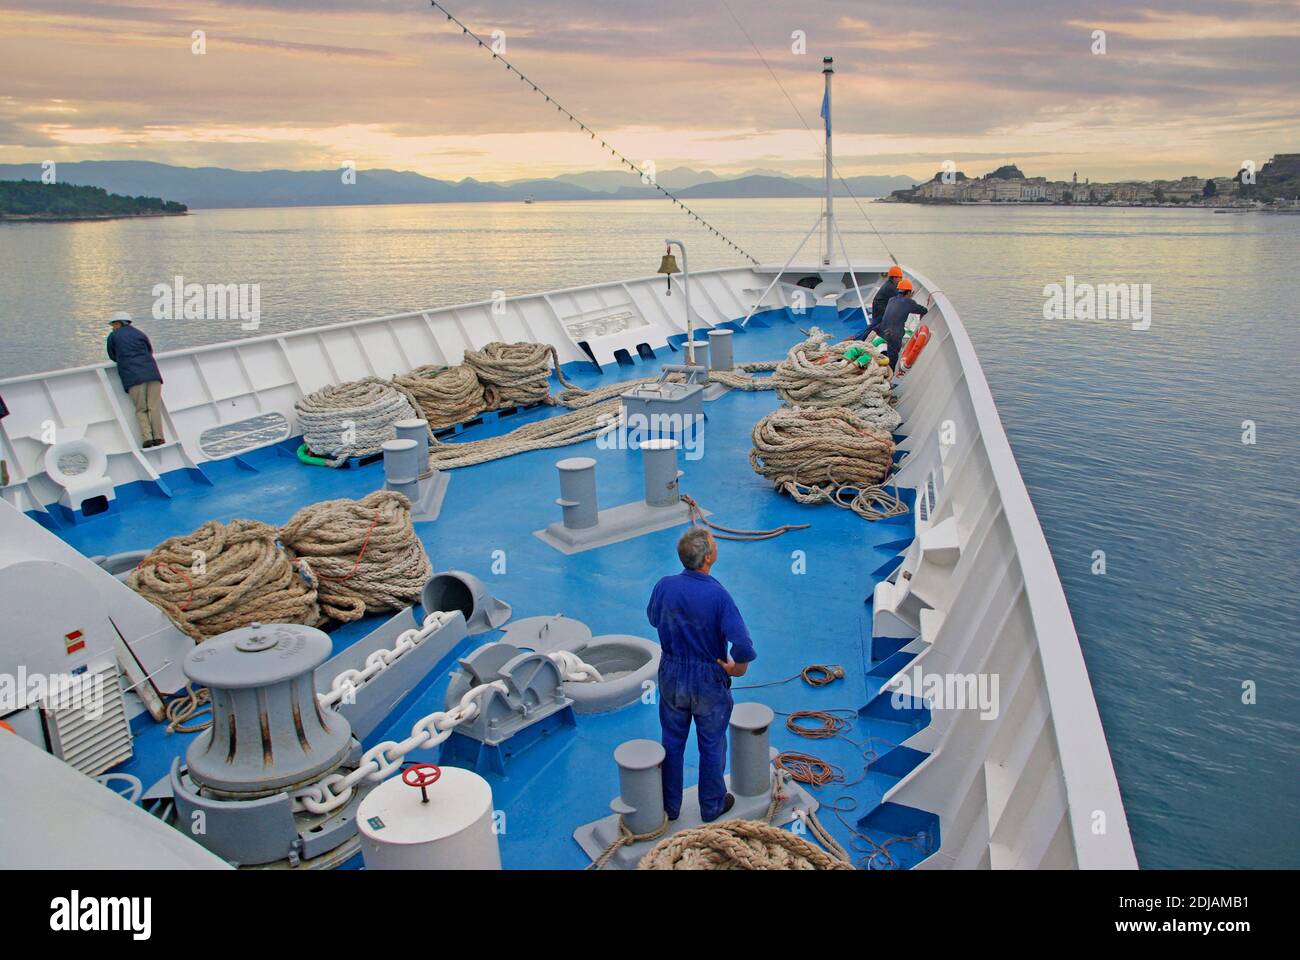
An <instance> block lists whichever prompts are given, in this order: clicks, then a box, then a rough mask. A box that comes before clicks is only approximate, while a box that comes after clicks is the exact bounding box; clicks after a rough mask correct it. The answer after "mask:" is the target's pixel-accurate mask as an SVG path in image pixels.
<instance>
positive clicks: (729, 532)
mask: <svg viewBox="0 0 1300 960" xmlns="http://www.w3.org/2000/svg"><path fill="white" fill-rule="evenodd" d="M681 497H682V503H684V504H686V506H687V509H688V510H689V511H690V514H691V526H697V525H698V524H704V526H706V527H708V528H709V529H710V530H712V531H713V536H714V537H716V538H717V539H719V540H741V541H750V540H771V539H772V538H773V537H779V536H781V534H783V533H788V532H789V531H791V530H807V529H808V528H809V527H810V526H812V524H810V523H786V524H782V525H781V526H779V527H773V528H772V529H771V530H738V529H736V528H735V527H724V526H723V525H722V524H720V523H714V522H713V521H711V520H709V519H708V518H707V517H705V516H704V510H703V509H702V508H701V507H700V505H699V504H698V503H696V502H695V499H694V498H693V497H688V496H687V495H686V494H684V493H683V494H682V495H681Z"/></svg>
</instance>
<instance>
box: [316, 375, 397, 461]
mask: <svg viewBox="0 0 1300 960" xmlns="http://www.w3.org/2000/svg"><path fill="white" fill-rule="evenodd" d="M293 407H294V410H295V411H296V412H297V414H298V429H299V430H300V431H301V432H302V438H303V441H304V442H305V443H306V444H307V448H308V449H309V450H310V451H311V452H312V453H313V454H315V455H317V456H319V457H323V458H324V459H325V460H326V461H327V462H328V463H329V465H330V466H331V467H337V466H340V465H341V464H343V463H344V461H346V460H347V459H348V458H349V457H366V456H370V455H371V454H375V453H379V452H380V450H381V449H382V448H383V444H384V441H386V440H392V439H393V438H394V437H395V436H396V435H397V430H396V428H395V427H394V424H395V423H397V421H398V420H409V419H412V418H413V417H415V415H416V413H415V411H416V404H415V402H414V401H413V400H412V399H411V397H410V395H409V394H408V393H407V392H406V391H405V390H404V389H402V388H401V387H398V386H395V385H394V384H392V383H389V382H387V381H385V380H380V379H379V378H378V377H365V378H363V379H361V380H352V381H349V382H347V383H337V384H330V385H328V386H324V387H321V388H320V389H319V390H317V391H315V392H314V393H309V394H307V395H306V396H305V397H303V398H302V399H300V400H299V401H298V402H297V403H295V404H294V405H293Z"/></svg>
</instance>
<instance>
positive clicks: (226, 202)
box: [0, 160, 918, 210]
mask: <svg viewBox="0 0 1300 960" xmlns="http://www.w3.org/2000/svg"><path fill="white" fill-rule="evenodd" d="M41 172H42V171H41V166H40V164H36V163H0V180H39V179H40V178H41ZM55 174H56V180H57V182H59V183H70V184H77V185H80V186H91V187H102V188H104V189H105V190H107V191H109V192H110V193H117V194H123V195H125V196H131V197H134V196H141V195H145V196H150V197H159V196H161V197H163V198H164V199H166V200H174V201H179V202H180V203H184V204H186V205H188V206H189V208H190V209H192V210H193V209H196V208H197V209H202V208H213V207H287V206H329V205H339V204H367V203H464V202H476V201H492V200H523V199H525V198H527V197H533V198H534V199H536V200H610V199H618V200H622V199H629V200H630V199H640V198H645V197H653V196H657V195H658V192H657V191H656V190H655V189H654V188H653V187H651V186H649V185H646V184H643V183H641V181H640V180H639V179H638V178H637V177H636V175H634V174H632V173H631V172H628V173H620V172H618V171H592V172H588V173H571V174H563V175H561V176H557V177H552V178H548V179H536V180H512V181H509V182H506V183H492V182H484V181H480V180H474V179H472V178H466V179H464V180H457V181H451V180H437V179H434V178H433V177H426V176H424V175H422V174H419V173H411V172H409V171H402V170H357V171H356V173H355V182H353V183H344V182H343V174H342V171H341V170H229V169H226V168H223V167H175V166H171V165H169V164H165V163H152V162H149V161H143V160H85V161H81V162H77V163H59V164H58V166H57V167H56V168H55ZM657 180H658V182H659V183H660V184H662V185H663V186H664V188H665V189H668V190H671V191H672V192H673V193H674V194H675V195H676V196H679V197H681V198H682V199H684V200H685V199H689V198H692V197H815V196H820V195H821V193H822V189H823V187H822V180H821V178H820V177H789V176H785V175H783V174H779V173H774V172H772V171H767V170H754V171H749V172H747V173H744V174H741V175H740V176H736V177H720V176H718V175H717V174H714V173H712V172H709V171H697V170H692V169H690V168H688V167H677V168H674V169H671V170H665V171H663V172H662V173H660V174H659V175H658V177H657ZM916 183H918V181H917V180H915V179H913V178H912V177H906V176H890V177H850V178H848V185H849V188H850V189H852V191H853V193H854V195H856V196H859V197H883V196H888V195H889V193H890V192H891V191H893V190H898V189H903V188H908V187H912V186H914V185H915V184H916ZM836 195H837V196H846V195H847V192H846V190H845V188H844V185H843V184H839V183H837V184H836Z"/></svg>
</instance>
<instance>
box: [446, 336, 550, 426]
mask: <svg viewBox="0 0 1300 960" xmlns="http://www.w3.org/2000/svg"><path fill="white" fill-rule="evenodd" d="M552 364H554V367H555V377H556V379H557V380H559V381H560V383H561V384H562V385H564V386H566V387H572V386H573V384H571V383H570V382H569V381H568V380H566V379H565V377H564V371H563V370H561V369H560V357H559V354H557V353H556V352H555V347H553V346H551V345H550V344H549V343H529V342H522V343H502V342H500V341H493V342H492V343H488V344H484V346H483V349H481V350H466V351H465V366H467V367H469V368H470V369H471V370H473V371H474V373H475V374H476V375H477V376H478V379H479V382H480V383H481V384H482V385H483V398H484V403H485V404H486V405H487V407H488V409H490V410H496V409H500V408H502V407H526V406H530V405H531V404H534V403H552V404H553V403H555V400H554V399H553V398H552V397H551V366H552Z"/></svg>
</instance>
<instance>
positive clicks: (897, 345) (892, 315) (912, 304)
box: [880, 280, 930, 373]
mask: <svg viewBox="0 0 1300 960" xmlns="http://www.w3.org/2000/svg"><path fill="white" fill-rule="evenodd" d="M929 312H930V311H929V310H927V309H926V308H925V307H923V306H921V305H920V304H919V303H917V302H916V301H915V300H913V299H912V281H911V280H900V281H899V283H898V296H896V297H894V299H893V300H890V301H889V305H888V306H887V307H885V315H884V316H883V317H881V318H880V335H881V336H882V337H884V338H885V351H886V354H887V356H888V357H889V369H890V370H892V371H893V372H894V373H898V354H899V351H901V350H902V349H903V327H904V326H905V325H906V324H907V318H908V317H909V316H911V315H912V314H914V313H916V314H920V315H921V316H925V315H926V314H927V313H929Z"/></svg>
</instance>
